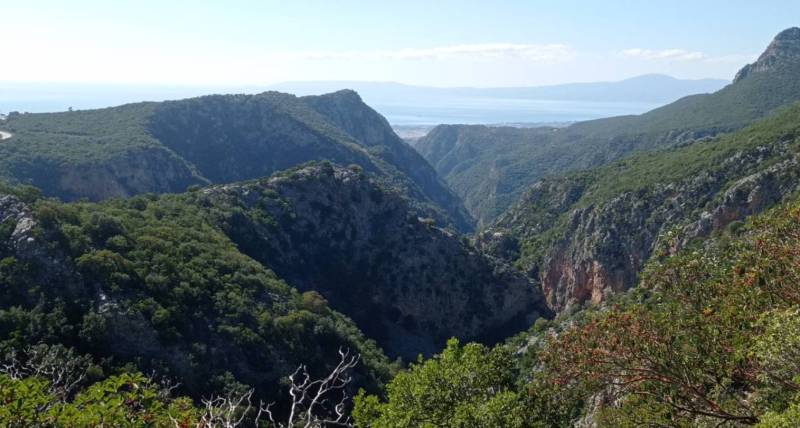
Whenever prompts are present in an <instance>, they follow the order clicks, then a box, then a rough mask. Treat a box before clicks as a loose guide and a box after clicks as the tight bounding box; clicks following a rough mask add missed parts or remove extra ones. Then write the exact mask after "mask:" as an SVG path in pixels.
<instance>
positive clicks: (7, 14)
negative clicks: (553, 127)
mask: <svg viewBox="0 0 800 428" xmlns="http://www.w3.org/2000/svg"><path fill="white" fill-rule="evenodd" d="M797 25H800V1H797V0H791V1H783V0H774V1H770V0H764V1H758V2H754V1H752V0H747V1H739V0H726V1H721V0H692V1H686V0H663V1H662V0H649V1H641V0H640V1H623V0H617V1H614V0H604V1H588V0H584V1H576V0H558V1H553V0H528V1H524V0H513V1H512V0H508V1H504V0H494V1H480V2H479V1H470V0H459V1H449V0H442V1H436V0H427V1H417V0H405V1H389V0H370V1H355V0H329V1H321V0H319V1H316V0H315V1H311V0H308V1H303V0H293V1H289V0H285V1H272V0H253V1H247V0H226V1H205V0H191V1H184V0H170V1H165V0H139V1H121V0H118V1H108V0H72V1H63V0H59V1H44V0H27V1H19V0H0V81H6V82H8V81H27V82H91V83H125V84H148V85H151V84H165V85H232V86H233V85H269V84H273V83H277V82H284V81H322V80H354V81H394V82H402V83H407V84H416V85H428V86H441V87H449V86H476V87H491V86H535V85H548V84H558V83H567V82H589V81H609V80H621V79H624V78H628V77H632V76H637V75H641V74H647V73H663V74H669V75H672V76H675V77H679V78H691V79H696V78H723V79H731V78H732V77H733V75H734V74H735V73H736V71H737V70H738V69H739V68H740V67H741V66H742V65H744V64H746V63H747V62H750V61H752V60H754V59H755V58H756V57H757V56H758V54H759V53H761V52H762V51H763V50H764V48H765V47H766V45H767V44H768V43H769V41H770V40H771V39H772V38H773V37H774V35H775V34H777V33H778V32H779V31H781V30H783V29H785V28H788V27H791V26H797Z"/></svg>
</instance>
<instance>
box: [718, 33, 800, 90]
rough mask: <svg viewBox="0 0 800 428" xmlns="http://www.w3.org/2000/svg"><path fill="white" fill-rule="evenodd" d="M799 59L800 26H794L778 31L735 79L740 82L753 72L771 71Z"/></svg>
mask: <svg viewBox="0 0 800 428" xmlns="http://www.w3.org/2000/svg"><path fill="white" fill-rule="evenodd" d="M797 61H800V28H798V27H792V28H789V29H786V30H783V31H781V32H780V33H778V35H777V36H775V38H774V39H773V40H772V43H770V44H769V46H768V47H767V50H765V51H764V53H762V54H761V56H760V57H758V60H757V61H756V62H754V63H752V64H748V65H746V66H744V68H742V69H741V70H739V72H738V73H736V78H734V79H733V81H734V82H738V81H740V80H742V79H744V78H746V77H747V76H749V75H751V74H753V73H761V72H765V71H771V70H774V69H775V68H777V67H779V66H781V65H782V64H784V63H787V62H797Z"/></svg>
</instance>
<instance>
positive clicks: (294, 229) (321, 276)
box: [204, 164, 549, 359]
mask: <svg viewBox="0 0 800 428" xmlns="http://www.w3.org/2000/svg"><path fill="white" fill-rule="evenodd" d="M204 197H205V198H207V199H208V204H210V205H211V206H220V205H221V204H222V205H224V206H234V207H237V211H240V212H242V213H245V214H242V215H237V216H235V217H233V218H230V219H225V220H224V221H225V223H226V224H227V225H228V227H227V229H226V231H227V232H226V233H228V235H229V236H230V238H231V239H232V240H233V241H234V242H236V243H237V245H238V246H239V248H240V250H241V251H243V252H244V253H246V254H248V255H249V256H251V257H253V258H254V259H256V260H258V261H260V262H261V263H263V264H264V265H265V266H268V267H269V268H270V269H272V270H274V271H275V272H276V273H277V274H278V275H279V276H280V277H282V278H284V279H286V280H287V282H288V283H289V284H290V285H293V286H295V287H297V288H299V289H300V290H304V291H305V290H315V291H318V292H320V293H321V294H322V295H323V296H324V297H325V298H326V299H328V300H329V301H330V303H331V306H332V307H333V308H334V309H337V310H338V311H340V312H342V313H344V314H347V315H348V316H350V317H351V318H353V319H354V320H355V322H356V324H357V325H359V327H360V328H361V329H362V330H363V331H364V332H365V333H366V334H367V335H368V336H370V337H372V338H374V339H376V340H377V341H378V343H379V344H380V345H382V346H383V347H384V349H385V350H386V351H387V353H388V354H389V355H390V356H402V357H404V358H407V359H413V358H415V357H416V355H417V354H419V353H422V354H431V353H433V352H436V351H438V350H439V349H441V346H443V344H444V343H445V341H446V340H447V339H448V338H450V337H452V336H458V337H460V338H462V339H465V340H473V339H477V340H484V341H488V342H494V341H498V340H501V339H503V338H505V337H507V336H509V335H510V334H513V333H514V332H516V331H520V330H522V329H525V328H527V326H529V325H530V323H531V322H532V321H533V320H535V319H536V318H537V317H539V316H547V314H548V312H549V311H548V310H547V309H546V307H545V306H544V303H543V299H542V298H541V294H540V293H539V291H538V288H537V287H536V286H535V285H534V284H532V283H531V282H530V280H529V279H527V278H526V277H525V275H523V274H522V273H520V272H518V271H516V270H514V269H512V268H511V267H509V266H508V265H505V264H504V263H502V262H499V261H498V260H495V259H493V258H490V257H487V256H485V255H484V254H482V253H481V252H479V251H478V250H477V249H476V248H474V247H473V246H472V245H471V244H470V243H469V242H468V241H466V240H464V239H460V238H459V237H458V236H456V235H454V234H452V233H450V232H448V231H446V230H444V229H440V228H438V227H436V226H435V225H434V224H432V223H431V222H430V221H428V220H425V219H420V218H419V217H418V216H417V215H416V214H415V213H414V211H412V210H411V209H410V208H409V206H408V204H407V202H406V201H405V200H404V199H403V198H402V197H401V195H399V194H397V193H396V192H394V191H390V190H385V189H382V188H381V187H380V186H378V185H377V184H376V183H375V182H373V181H372V180H370V179H369V178H368V177H367V176H366V175H365V174H363V173H362V172H361V171H359V170H357V169H343V168H338V167H333V166H331V165H329V164H320V165H314V166H308V167H304V168H301V169H298V170H295V171H293V172H291V173H288V174H282V175H280V176H277V177H274V178H271V179H269V180H261V181H260V182H258V183H250V184H244V185H231V186H221V187H213V188H210V189H208V190H206V191H204Z"/></svg>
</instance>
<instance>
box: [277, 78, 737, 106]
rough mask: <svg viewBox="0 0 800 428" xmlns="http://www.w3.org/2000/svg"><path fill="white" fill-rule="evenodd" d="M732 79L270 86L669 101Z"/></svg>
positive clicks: (377, 101) (381, 98)
mask: <svg viewBox="0 0 800 428" xmlns="http://www.w3.org/2000/svg"><path fill="white" fill-rule="evenodd" d="M728 83H730V82H729V81H727V80H722V79H698V80H686V79H676V78H674V77H671V76H666V75H663V74H646V75H642V76H637V77H632V78H630V79H625V80H620V81H616V82H589V83H567V84H562V85H551V86H519V87H500V88H471V87H458V88H437V87H430V86H413V85H404V84H401V83H394V82H358V81H327V82H285V83H279V84H277V85H273V86H270V89H274V90H276V91H281V92H289V93H293V94H296V95H318V94H322V93H328V92H333V91H336V90H339V89H343V88H347V89H353V90H354V91H356V92H358V93H359V94H360V95H361V96H362V97H363V98H364V100H365V101H366V102H367V103H369V104H374V105H376V106H377V105H381V104H391V103H396V102H400V101H410V100H412V99H420V98H437V99H438V98H442V97H457V98H501V99H519V100H557V101H597V102H628V103H667V102H670V101H674V100H676V99H678V98H680V97H682V96H685V95H690V94H700V93H705V92H714V91H716V90H718V89H720V88H722V87H723V86H725V85H727V84H728Z"/></svg>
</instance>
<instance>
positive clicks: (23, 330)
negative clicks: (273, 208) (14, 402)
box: [0, 196, 391, 398]
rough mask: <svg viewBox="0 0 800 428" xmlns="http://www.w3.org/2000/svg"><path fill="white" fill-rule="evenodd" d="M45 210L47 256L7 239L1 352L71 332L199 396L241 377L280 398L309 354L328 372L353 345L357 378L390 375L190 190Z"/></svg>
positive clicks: (84, 344) (105, 354)
mask: <svg viewBox="0 0 800 428" xmlns="http://www.w3.org/2000/svg"><path fill="white" fill-rule="evenodd" d="M34 211H35V218H36V219H37V220H38V221H39V225H38V226H37V229H36V230H35V231H34V234H35V235H34V236H36V238H35V239H37V240H40V241H41V242H42V243H43V245H44V246H45V248H41V249H39V250H37V251H44V252H46V253H47V254H48V256H47V257H48V258H47V259H45V260H44V261H43V260H42V259H39V258H34V259H26V260H20V259H18V258H16V257H15V256H14V254H13V253H12V252H10V249H8V248H0V250H3V252H4V253H5V254H1V255H0V256H1V257H0V259H1V261H0V283H2V284H4V287H3V288H2V289H1V290H0V302H1V303H0V353H7V352H11V351H13V350H15V349H21V348H23V347H25V346H27V345H29V344H34V343H41V342H43V343H60V344H64V345H66V346H69V347H74V348H75V349H76V350H78V351H79V352H81V353H85V354H89V355H92V356H93V358H95V360H96V362H97V364H98V365H99V367H100V369H102V370H103V371H106V372H113V371H114V370H115V369H117V368H119V367H121V366H123V365H125V364H127V363H130V364H134V365H135V366H136V367H137V368H138V369H139V370H142V371H145V372H147V371H149V370H157V371H159V372H160V373H162V374H163V375H165V376H170V377H175V378H178V379H180V382H181V384H182V385H181V391H182V392H184V393H187V394H190V395H192V396H194V397H200V396H203V395H210V394H211V393H213V392H219V391H224V390H225V389H227V388H230V387H234V386H236V385H239V384H246V385H249V386H252V387H255V388H256V390H257V392H258V394H259V396H262V397H264V398H269V397H273V396H274V395H275V389H276V388H277V386H278V383H277V382H278V379H279V378H280V377H281V376H284V375H285V374H286V373H289V372H291V371H292V370H293V369H294V368H295V367H296V366H297V365H299V364H300V363H301V362H302V363H307V364H309V366H310V367H315V368H316V369H317V370H325V369H326V367H328V366H329V365H330V364H331V363H332V361H330V358H331V357H333V356H335V350H336V349H338V347H340V346H343V347H348V348H351V349H353V350H357V351H358V352H360V353H361V354H362V355H363V357H364V364H362V365H361V366H360V369H359V370H360V371H359V379H360V380H359V382H358V383H363V384H364V385H365V386H367V387H369V388H372V389H374V388H376V387H377V386H378V385H380V383H381V382H382V380H383V379H387V377H388V376H389V373H390V371H391V369H390V367H389V364H388V361H387V360H386V358H385V357H384V356H383V354H382V352H381V351H380V350H379V349H378V348H377V347H376V345H375V344H374V342H372V341H369V340H367V339H366V338H364V336H363V335H362V334H361V333H360V331H359V330H358V329H357V328H356V327H355V325H353V323H352V322H351V321H350V320H349V319H347V318H346V317H344V316H343V315H341V314H339V313H337V312H334V311H332V310H330V309H329V308H328V307H327V304H326V302H324V300H320V299H318V298H317V299H315V298H314V297H313V296H311V295H301V294H299V293H298V292H296V291H295V290H293V289H291V288H290V287H289V286H287V285H286V284H285V283H284V282H283V281H281V280H280V279H278V278H277V277H276V276H275V274H274V273H272V272H271V271H269V270H267V269H266V268H264V267H263V266H262V265H260V264H259V263H257V262H255V261H254V260H252V259H250V258H248V257H246V256H244V255H243V254H241V253H240V252H238V251H237V249H236V247H235V246H234V245H233V243H231V242H230V240H229V239H228V238H227V237H226V236H225V235H224V234H223V233H222V232H221V231H220V230H219V229H217V228H216V227H215V226H213V225H212V223H210V222H209V220H208V218H207V216H208V213H207V212H206V211H203V210H201V209H200V208H198V207H196V206H193V205H192V204H189V203H187V202H186V201H185V198H184V197H181V196H169V197H161V198H158V197H155V196H138V197H134V198H131V199H128V200H113V201H109V202H107V203H104V204H91V203H77V204H61V203H57V202H53V201H49V200H40V201H38V202H37V203H36V205H35V209H34ZM4 233H6V234H8V233H10V232H9V231H6V232H4ZM50 257H55V258H56V260H55V261H53V260H52V259H49V258H50ZM52 269H57V277H55V278H52V277H51V278H48V277H47V276H46V275H45V273H46V272H48V271H50V270H52Z"/></svg>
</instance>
